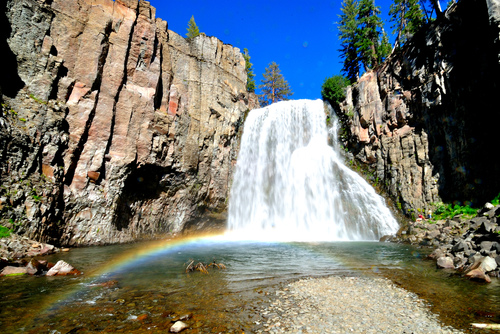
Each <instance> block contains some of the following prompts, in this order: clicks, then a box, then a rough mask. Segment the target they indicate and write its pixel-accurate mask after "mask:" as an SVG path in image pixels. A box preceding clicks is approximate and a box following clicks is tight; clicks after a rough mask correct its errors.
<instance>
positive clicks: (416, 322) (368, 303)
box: [257, 277, 463, 334]
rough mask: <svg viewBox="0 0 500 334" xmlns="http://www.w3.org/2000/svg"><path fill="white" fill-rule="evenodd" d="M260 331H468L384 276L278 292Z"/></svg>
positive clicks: (314, 282) (317, 282) (303, 284)
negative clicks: (441, 317)
mask: <svg viewBox="0 0 500 334" xmlns="http://www.w3.org/2000/svg"><path fill="white" fill-rule="evenodd" d="M276 294H277V298H276V300H274V301H273V303H272V305H270V306H269V307H266V308H264V309H263V310H261V314H262V317H263V318H262V322H258V323H257V328H258V330H257V333H397V334H402V333H414V334H417V333H422V334H428V333H463V332H462V331H460V330H457V329H454V328H450V327H448V326H443V325H442V324H441V323H440V322H439V321H438V319H437V316H436V315H435V314H432V313H431V312H430V311H429V308H428V306H427V305H426V304H425V301H423V300H421V299H419V298H418V296H417V295H415V294H413V293H411V292H408V291H406V290H404V289H402V288H400V287H397V286H396V285H394V284H393V283H392V282H391V281H390V280H387V279H380V278H375V279H373V278H359V277H328V278H317V279H305V280H300V281H297V282H294V283H290V284H288V285H287V286H286V287H284V288H283V289H281V290H278V291H276Z"/></svg>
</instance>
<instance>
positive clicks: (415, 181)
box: [338, 0, 500, 215]
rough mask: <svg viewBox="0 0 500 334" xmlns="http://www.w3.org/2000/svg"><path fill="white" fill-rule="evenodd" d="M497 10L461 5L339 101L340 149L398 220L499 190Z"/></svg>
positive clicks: (492, 5)
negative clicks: (362, 169)
mask: <svg viewBox="0 0 500 334" xmlns="http://www.w3.org/2000/svg"><path fill="white" fill-rule="evenodd" d="M499 8H500V2H499V1H498V0H461V1H460V2H458V3H457V4H453V5H451V6H450V7H449V8H448V10H447V11H446V13H445V15H444V17H443V18H441V19H439V20H436V21H435V22H433V23H431V24H429V25H428V26H426V27H424V28H423V29H422V30H421V31H420V32H419V33H417V34H416V35H414V36H413V37H412V38H411V39H410V41H409V42H408V43H407V45H406V46H405V47H404V49H403V50H401V51H400V52H397V53H394V54H393V55H392V56H391V58H390V59H389V60H388V61H387V62H386V63H385V64H384V65H383V66H382V67H381V68H378V69H376V70H375V71H371V72H368V73H365V74H364V75H363V76H362V77H361V78H360V80H359V81H358V83H357V84H355V85H353V86H352V87H350V88H349V89H348V91H347V98H346V100H345V101H344V103H343V104H342V105H341V106H340V111H339V112H338V114H339V116H340V119H341V121H342V123H343V127H344V130H345V134H344V135H345V137H344V142H345V145H346V146H347V147H348V148H349V149H350V151H351V152H352V153H353V156H354V157H355V158H356V159H357V160H359V161H362V162H364V163H366V164H369V165H370V166H371V168H372V172H371V173H372V179H373V180H374V181H375V182H377V183H378V184H379V185H381V186H382V187H384V188H385V189H386V190H387V192H388V193H389V195H391V196H392V197H393V198H395V201H396V202H397V203H398V206H399V207H400V208H401V209H402V210H403V211H404V212H405V213H406V214H408V215H411V214H412V213H413V214H415V213H416V212H417V211H418V210H426V211H427V209H429V208H432V203H435V202H439V201H441V200H443V201H447V202H452V201H459V202H461V203H462V204H472V205H482V204H483V203H484V202H486V201H488V200H491V199H492V198H493V197H495V195H497V194H498V192H499V190H500V179H499V178H498V174H499V172H500V161H499V160H498V159H496V158H495V157H494V153H493V152H494V145H495V143H496V142H497V141H498V136H497V133H498V130H497V128H498V124H500V113H499V112H498V110H499V107H498V103H497V101H496V98H495V96H496V95H497V94H498V92H499V83H500V81H499V80H498V78H499V77H500V76H499V75H500V64H499V59H500V58H499V56H500V41H499V33H500V29H499V23H500V10H499Z"/></svg>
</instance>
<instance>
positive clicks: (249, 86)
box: [243, 48, 255, 92]
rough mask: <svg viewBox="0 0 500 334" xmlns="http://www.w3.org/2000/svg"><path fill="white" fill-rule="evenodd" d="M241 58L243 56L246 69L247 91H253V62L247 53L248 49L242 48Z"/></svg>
mask: <svg viewBox="0 0 500 334" xmlns="http://www.w3.org/2000/svg"><path fill="white" fill-rule="evenodd" d="M243 58H245V70H246V71H247V91H248V92H254V91H255V80H254V79H253V78H254V77H255V74H254V73H253V69H252V66H253V64H252V63H251V62H250V55H249V54H248V49H247V48H244V49H243Z"/></svg>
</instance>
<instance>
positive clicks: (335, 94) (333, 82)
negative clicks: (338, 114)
mask: <svg viewBox="0 0 500 334" xmlns="http://www.w3.org/2000/svg"><path fill="white" fill-rule="evenodd" d="M350 84H351V82H350V81H349V79H347V78H346V77H344V76H342V75H334V76H333V77H330V78H327V79H325V81H324V82H323V85H322V86H321V97H322V98H323V100H327V101H328V102H329V103H330V104H331V105H332V107H333V108H334V109H337V108H338V105H339V104H340V103H341V102H342V101H343V100H344V99H345V90H346V87H347V86H349V85H350Z"/></svg>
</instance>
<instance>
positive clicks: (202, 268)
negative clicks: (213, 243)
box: [186, 260, 226, 274]
mask: <svg viewBox="0 0 500 334" xmlns="http://www.w3.org/2000/svg"><path fill="white" fill-rule="evenodd" d="M210 267H215V268H217V269H226V266H225V265H224V264H222V263H216V262H215V260H214V261H213V262H212V263H209V264H205V263H203V262H198V263H195V262H194V260H189V263H188V264H187V266H186V273H189V272H191V271H195V270H197V271H199V272H202V273H203V274H208V268H210Z"/></svg>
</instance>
